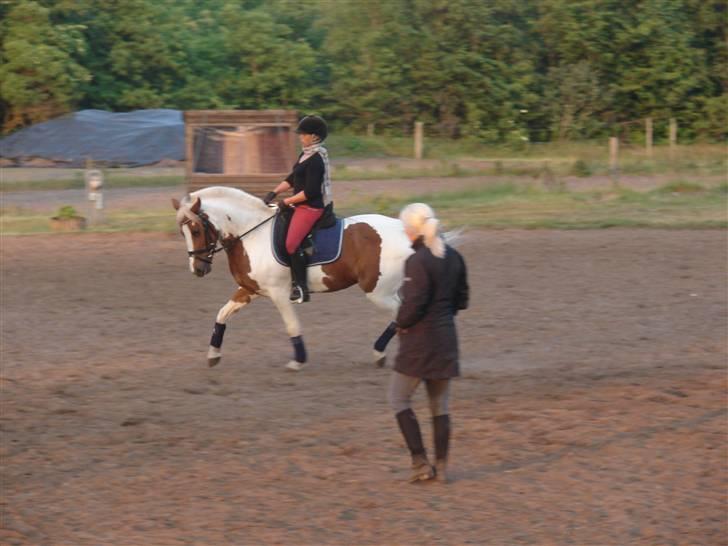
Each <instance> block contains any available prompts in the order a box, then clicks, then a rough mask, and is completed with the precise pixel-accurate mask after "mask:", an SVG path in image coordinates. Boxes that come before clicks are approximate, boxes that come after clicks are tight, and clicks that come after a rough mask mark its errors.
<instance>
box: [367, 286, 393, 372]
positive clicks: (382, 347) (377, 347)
mask: <svg viewBox="0 0 728 546" xmlns="http://www.w3.org/2000/svg"><path fill="white" fill-rule="evenodd" d="M367 298H369V300H370V301H371V302H372V303H374V304H375V305H376V306H377V307H380V308H382V309H386V310H387V311H389V312H390V313H391V314H392V316H393V317H394V316H395V315H396V314H397V310H398V309H399V304H400V301H399V298H398V297H397V296H395V295H387V296H383V295H379V294H376V293H370V294H367ZM396 333H397V323H396V322H394V321H392V322H390V323H389V325H388V326H387V327H386V328H385V330H384V332H382V335H380V336H379V337H378V338H377V340H376V341H375V342H374V363H375V364H376V365H377V367H378V368H383V367H384V364H385V363H386V361H387V355H386V353H385V351H386V350H387V345H388V344H389V342H390V341H391V340H392V338H393V337H394V335H395V334H396Z"/></svg>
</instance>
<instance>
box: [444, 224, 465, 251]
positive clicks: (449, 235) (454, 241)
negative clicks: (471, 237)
mask: <svg viewBox="0 0 728 546" xmlns="http://www.w3.org/2000/svg"><path fill="white" fill-rule="evenodd" d="M464 233H465V228H458V229H454V230H452V231H446V232H444V233H443V234H442V238H443V239H444V240H445V244H447V245H448V246H451V247H457V246H458V245H460V243H461V242H462V241H463V239H464V236H463V234H464Z"/></svg>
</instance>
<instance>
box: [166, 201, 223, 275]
mask: <svg viewBox="0 0 728 546" xmlns="http://www.w3.org/2000/svg"><path fill="white" fill-rule="evenodd" d="M172 206H174V208H175V210H176V211H177V225H178V226H179V230H180V233H182V235H184V238H185V242H186V243H187V254H188V255H189V257H190V271H191V272H192V273H194V274H195V275H197V276H198V277H204V276H205V275H207V274H208V273H209V272H210V271H211V270H212V257H213V256H214V254H215V247H216V246H217V241H218V239H219V238H220V233H219V232H218V230H217V229H216V228H215V226H214V225H212V223H211V222H210V219H209V217H208V216H207V214H205V213H204V212H202V211H201V208H202V201H201V200H200V198H199V197H195V198H194V199H192V200H190V199H189V198H187V199H184V200H183V201H182V202H181V203H180V202H179V201H177V199H172Z"/></svg>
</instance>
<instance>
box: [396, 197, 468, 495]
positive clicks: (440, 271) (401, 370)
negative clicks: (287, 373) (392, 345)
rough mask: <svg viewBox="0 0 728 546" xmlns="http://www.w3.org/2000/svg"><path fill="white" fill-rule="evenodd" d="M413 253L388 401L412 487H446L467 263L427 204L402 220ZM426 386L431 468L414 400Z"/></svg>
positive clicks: (416, 206) (408, 211) (407, 210)
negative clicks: (431, 483)
mask: <svg viewBox="0 0 728 546" xmlns="http://www.w3.org/2000/svg"><path fill="white" fill-rule="evenodd" d="M399 217H400V219H401V220H402V222H403V223H404V226H405V232H406V233H407V237H409V239H410V241H412V248H413V249H414V251H415V253H414V254H412V255H411V256H410V257H409V258H408V259H407V261H406V263H405V277H404V284H403V285H402V289H401V296H402V305H401V307H400V309H399V312H398V314H397V320H396V322H397V326H398V328H399V336H400V337H399V340H400V344H399V353H398V354H397V358H396V360H395V364H394V372H393V373H392V378H391V383H390V387H389V402H390V404H391V406H392V409H393V410H394V412H395V415H396V418H397V423H398V424H399V428H400V430H401V432H402V435H403V436H404V439H405V442H406V443H407V447H408V448H409V451H410V454H411V455H412V475H411V477H410V482H418V481H423V480H429V479H432V478H437V479H438V480H440V481H442V482H447V459H448V447H449V442H450V415H449V412H448V397H449V392H450V379H452V378H453V377H456V376H458V375H460V369H459V362H458V341H457V333H456V330H455V320H454V317H455V315H456V314H457V313H458V311H459V310H461V309H466V308H467V306H468V295H469V294H468V282H467V273H466V268H465V262H464V261H463V258H462V256H461V255H460V254H459V253H458V252H457V251H456V250H455V249H453V248H452V247H450V246H448V245H447V244H445V242H444V240H443V239H442V237H441V235H440V233H439V220H437V218H435V214H434V212H433V211H432V209H431V208H430V207H429V206H428V205H425V204H424V203H413V204H411V205H408V206H406V207H405V208H404V209H402V212H401V213H400V215H399ZM422 381H424V382H425V386H426V388H427V395H428V398H429V403H430V412H431V414H432V425H433V436H434V440H435V466H434V467H433V466H432V465H431V464H430V462H429V460H428V458H427V455H426V452H425V448H424V446H423V445H422V435H421V433H420V426H419V423H418V421H417V417H416V416H415V413H414V411H412V407H411V401H412V395H413V394H414V392H415V390H416V389H417V386H418V385H419V384H420V383H421V382H422Z"/></svg>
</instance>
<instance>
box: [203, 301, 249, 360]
mask: <svg viewBox="0 0 728 546" xmlns="http://www.w3.org/2000/svg"><path fill="white" fill-rule="evenodd" d="M255 297H256V295H255V294H251V293H250V292H248V291H247V290H245V289H244V288H238V289H237V291H236V292H235V294H233V297H232V298H230V300H229V301H228V302H227V303H226V304H225V305H223V306H222V307H221V308H220V310H219V311H218V312H217V318H216V319H215V329H214V330H213V331H212V339H210V348H209V349H208V350H207V364H208V365H209V366H210V367H211V368H212V367H213V366H214V365H215V364H217V363H218V362H220V359H221V358H222V350H221V347H222V338H223V336H224V335H225V327H226V323H227V321H228V319H229V318H230V317H231V316H232V315H233V314H235V313H237V312H238V311H240V309H242V308H243V307H245V306H246V305H248V304H249V303H250V302H251V301H252V300H253V298H255Z"/></svg>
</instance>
